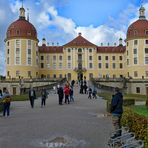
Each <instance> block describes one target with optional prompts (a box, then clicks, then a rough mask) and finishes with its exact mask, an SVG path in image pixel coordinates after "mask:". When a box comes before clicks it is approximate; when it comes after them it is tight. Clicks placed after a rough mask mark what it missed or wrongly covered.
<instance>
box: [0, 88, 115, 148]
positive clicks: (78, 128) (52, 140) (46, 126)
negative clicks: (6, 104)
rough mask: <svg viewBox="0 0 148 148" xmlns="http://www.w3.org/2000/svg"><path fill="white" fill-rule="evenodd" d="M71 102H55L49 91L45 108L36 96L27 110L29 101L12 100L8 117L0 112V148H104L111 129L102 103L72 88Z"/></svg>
mask: <svg viewBox="0 0 148 148" xmlns="http://www.w3.org/2000/svg"><path fill="white" fill-rule="evenodd" d="M74 91H75V92H74V96H75V102H74V103H70V104H69V105H68V104H64V105H62V106H59V105H58V99H57V94H54V93H52V92H51V93H50V94H49V97H48V99H47V104H46V107H45V108H41V107H40V102H41V100H40V99H37V100H35V107H34V109H31V107H30V104H29V101H25V102H12V104H11V106H12V109H11V116H10V117H2V115H1V114H0V148H55V147H57V148H58V147H59V148H60V147H61V148H106V147H107V139H108V137H109V133H110V132H111V128H112V127H111V119H110V117H107V116H106V115H105V114H106V111H105V106H106V102H105V101H104V100H102V99H88V98H87V95H85V94H79V93H78V86H75V88H74Z"/></svg>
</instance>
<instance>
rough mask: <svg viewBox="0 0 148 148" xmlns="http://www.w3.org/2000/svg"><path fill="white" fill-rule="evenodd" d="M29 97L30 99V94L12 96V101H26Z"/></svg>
mask: <svg viewBox="0 0 148 148" xmlns="http://www.w3.org/2000/svg"><path fill="white" fill-rule="evenodd" d="M28 99H29V97H28V94H24V95H14V96H12V101H26V100H28Z"/></svg>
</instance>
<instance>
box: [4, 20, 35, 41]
mask: <svg viewBox="0 0 148 148" xmlns="http://www.w3.org/2000/svg"><path fill="white" fill-rule="evenodd" d="M16 37H17V38H21V37H22V38H28V39H35V40H37V32H36V29H35V27H34V26H33V25H32V24H31V23H30V22H29V21H27V20H25V19H18V20H17V21H15V22H13V23H12V24H11V25H10V26H9V27H8V29H7V37H6V39H11V38H16Z"/></svg>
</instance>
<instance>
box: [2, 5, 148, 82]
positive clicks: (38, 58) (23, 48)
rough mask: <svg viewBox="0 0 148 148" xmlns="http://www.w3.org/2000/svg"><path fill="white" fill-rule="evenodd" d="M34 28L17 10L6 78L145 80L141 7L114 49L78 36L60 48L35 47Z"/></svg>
mask: <svg viewBox="0 0 148 148" xmlns="http://www.w3.org/2000/svg"><path fill="white" fill-rule="evenodd" d="M38 42H39V40H38V36H37V31H36V28H35V27H34V26H33V25H32V24H31V23H30V22H29V20H28V19H26V17H25V9H24V8H23V7H22V8H20V16H19V19H18V20H16V21H15V22H13V23H12V24H11V25H10V26H9V27H8V29H7V33H6V39H5V45H6V78H7V79H12V78H15V79H17V78H20V77H21V78H65V77H66V78H68V79H69V80H71V79H75V80H77V79H78V78H83V77H84V76H85V77H86V79H87V80H88V79H90V78H92V77H93V78H119V77H125V78H132V79H135V80H136V79H137V80H138V79H140V80H141V79H144V78H148V21H147V19H146V18H145V9H144V7H143V6H141V8H140V9H139V19H138V20H137V21H135V22H134V23H132V24H131V25H130V26H129V27H128V30H127V35H126V45H125V46H123V44H122V39H121V38H120V39H119V44H118V45H114V46H103V45H102V46H97V45H95V44H93V43H91V42H90V41H88V40H87V39H85V38H84V37H83V35H82V34H81V33H79V34H78V36H77V37H76V38H74V39H73V40H72V41H70V42H68V43H66V44H65V45H63V46H59V45H52V46H49V45H48V44H47V43H46V39H45V38H43V40H42V45H41V46H39V45H38Z"/></svg>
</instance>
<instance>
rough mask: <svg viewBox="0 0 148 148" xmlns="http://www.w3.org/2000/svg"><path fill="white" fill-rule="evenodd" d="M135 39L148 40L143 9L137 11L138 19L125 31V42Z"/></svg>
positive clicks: (147, 23) (147, 27)
mask: <svg viewBox="0 0 148 148" xmlns="http://www.w3.org/2000/svg"><path fill="white" fill-rule="evenodd" d="M136 38H148V21H147V20H146V18H145V8H144V7H143V6H141V8H140V9H139V19H138V20H137V21H136V22H134V23H132V24H131V25H130V26H129V28H128V30H127V40H129V39H136Z"/></svg>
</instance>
